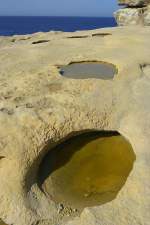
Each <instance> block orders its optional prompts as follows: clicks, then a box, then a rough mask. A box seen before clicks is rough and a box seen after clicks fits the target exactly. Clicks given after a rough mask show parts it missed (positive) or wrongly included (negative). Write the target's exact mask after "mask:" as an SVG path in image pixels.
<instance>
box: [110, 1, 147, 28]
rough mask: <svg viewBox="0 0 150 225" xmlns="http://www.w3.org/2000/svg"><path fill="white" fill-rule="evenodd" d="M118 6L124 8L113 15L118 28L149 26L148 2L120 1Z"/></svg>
mask: <svg viewBox="0 0 150 225" xmlns="http://www.w3.org/2000/svg"><path fill="white" fill-rule="evenodd" d="M119 4H121V5H125V6H126V7H125V8H123V9H119V10H118V11H117V12H115V13H114V16H115V18H116V21H117V24H118V25H119V26H128V25H141V26H149V25H150V1H149V0H141V1H139V0H120V1H119Z"/></svg>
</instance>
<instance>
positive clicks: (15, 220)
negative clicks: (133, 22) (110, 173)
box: [0, 27, 150, 225]
mask: <svg viewBox="0 0 150 225" xmlns="http://www.w3.org/2000/svg"><path fill="white" fill-rule="evenodd" d="M149 37H150V29H149V28H146V27H145V28H140V29H139V28H123V29H122V28H119V27H118V28H112V29H100V30H94V31H87V32H86V31H85V32H76V33H61V32H58V33H55V32H50V33H37V34H34V35H26V36H14V37H1V38H0V218H1V219H2V220H3V221H5V222H6V223H7V224H9V225H10V224H13V225H37V224H38V225H44V224H45V225H58V224H59V225H131V224H132V225H139V224H140V225H149V221H150V214H149V212H150V182H149V181H150V173H149V171H150V154H149V150H150V138H149V135H150V104H149V101H150V91H149V90H150V51H149V47H150V41H149ZM80 61H104V62H109V63H112V64H114V65H116V66H117V68H118V74H117V75H116V76H115V77H114V79H112V80H100V79H85V80H80V79H79V80H75V79H68V78H64V77H62V76H61V75H60V74H59V69H58V67H57V66H58V65H67V64H69V63H71V62H80ZM95 129H96V130H115V131H118V132H120V133H121V134H122V135H124V136H125V137H126V138H127V139H128V140H129V142H130V143H131V145H132V147H133V149H134V152H135V154H136V162H135V164H134V168H133V170H132V172H131V174H130V176H129V178H128V180H127V182H126V184H125V186H124V187H123V188H122V190H121V191H120V192H119V194H118V196H117V198H116V199H115V200H113V201H112V202H109V203H107V204H104V205H102V206H97V207H93V208H87V209H85V210H84V211H83V212H82V214H81V215H80V216H78V217H76V218H71V217H67V218H66V217H65V216H64V217H61V216H60V215H59V213H58V209H57V207H56V205H55V203H54V202H53V201H52V200H51V199H49V198H47V196H46V195H45V194H44V193H42V191H41V190H40V189H39V187H38V182H37V171H38V168H39V164H40V162H41V161H42V159H43V157H44V156H45V154H46V153H47V152H48V150H50V149H51V148H52V147H53V146H54V145H56V144H57V143H58V142H59V141H60V140H63V139H64V138H66V137H68V136H71V135H75V134H78V133H79V132H84V131H85V130H95ZM116 163H117V162H116Z"/></svg>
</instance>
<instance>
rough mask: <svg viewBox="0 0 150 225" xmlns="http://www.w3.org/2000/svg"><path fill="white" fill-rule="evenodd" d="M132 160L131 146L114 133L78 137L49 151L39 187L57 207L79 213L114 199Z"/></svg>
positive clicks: (128, 171)
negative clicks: (61, 205) (58, 205)
mask: <svg viewBox="0 0 150 225" xmlns="http://www.w3.org/2000/svg"><path fill="white" fill-rule="evenodd" d="M134 160H135V154H134V152H133V149H132V146H131V144H130V143H129V142H128V141H127V140H126V139H125V138H124V137H123V136H121V135H120V134H119V133H117V132H90V133H84V134H80V135H77V136H74V137H72V138H70V139H68V140H66V141H64V142H63V143H61V144H59V145H58V146H56V147H55V148H53V149H51V150H50V151H49V153H48V154H47V155H46V157H45V158H44V159H43V161H42V163H41V165H40V168H39V185H40V187H41V189H42V190H43V191H44V192H45V193H46V194H47V195H48V196H49V198H50V199H52V200H53V201H54V202H56V203H57V204H63V206H65V207H71V208H72V209H77V210H78V211H81V210H82V209H83V208H85V207H89V206H96V205H101V204H104V203H106V202H109V201H112V200H113V199H115V197H116V196H117V194H118V192H119V190H120V189H121V188H122V187H123V185H124V184H125V182H126V180H127V177H128V175H129V174H130V171H131V170H132V168H133V163H134Z"/></svg>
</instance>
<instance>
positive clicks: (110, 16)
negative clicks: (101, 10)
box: [0, 15, 114, 18]
mask: <svg viewBox="0 0 150 225" xmlns="http://www.w3.org/2000/svg"><path fill="white" fill-rule="evenodd" d="M0 17H80V18H82V17H83V18H84V17H88V18H112V17H114V16H113V15H109V16H88V15H85V16H75V15H74V16H69V15H59V16H57V15H56V16H54V15H0Z"/></svg>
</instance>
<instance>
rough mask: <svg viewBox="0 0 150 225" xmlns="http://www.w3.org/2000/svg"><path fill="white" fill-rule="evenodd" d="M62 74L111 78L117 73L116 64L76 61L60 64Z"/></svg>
mask: <svg viewBox="0 0 150 225" xmlns="http://www.w3.org/2000/svg"><path fill="white" fill-rule="evenodd" d="M59 68H60V74H61V75H62V76H64V77H67V78H72V79H88V78H96V79H103V80H110V79H113V78H114V75H115V74H117V72H118V71H117V69H116V66H115V65H113V64H110V63H106V62H95V61H93V62H90V61H89V62H88V61H87V62H76V63H70V64H69V65H66V66H60V67H59Z"/></svg>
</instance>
